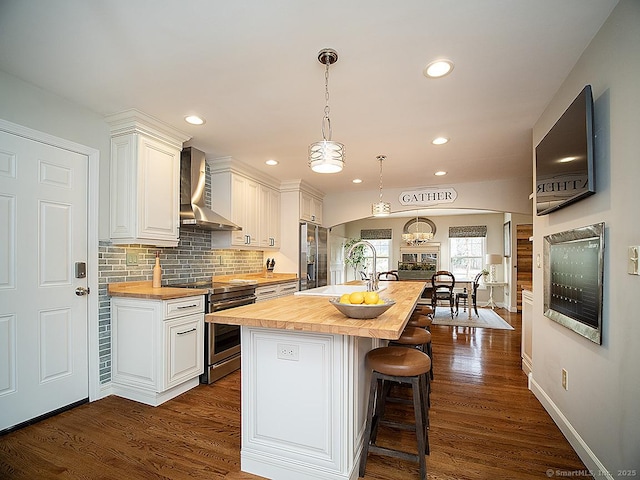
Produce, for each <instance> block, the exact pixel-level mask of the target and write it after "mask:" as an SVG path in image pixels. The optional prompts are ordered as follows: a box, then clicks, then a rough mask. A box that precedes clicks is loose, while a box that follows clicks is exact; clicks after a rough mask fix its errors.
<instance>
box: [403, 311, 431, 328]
mask: <svg viewBox="0 0 640 480" xmlns="http://www.w3.org/2000/svg"><path fill="white" fill-rule="evenodd" d="M431 323H432V322H431V319H430V318H429V317H427V316H426V315H415V314H414V315H411V318H410V319H409V321H408V322H407V327H420V328H428V327H430V326H431Z"/></svg>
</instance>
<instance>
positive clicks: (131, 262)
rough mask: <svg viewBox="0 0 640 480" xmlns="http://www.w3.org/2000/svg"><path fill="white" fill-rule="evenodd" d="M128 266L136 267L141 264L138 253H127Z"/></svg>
mask: <svg viewBox="0 0 640 480" xmlns="http://www.w3.org/2000/svg"><path fill="white" fill-rule="evenodd" d="M126 260H127V261H126V264H127V265H128V266H130V267H135V266H136V265H138V264H139V263H140V260H139V257H138V252H127V259H126Z"/></svg>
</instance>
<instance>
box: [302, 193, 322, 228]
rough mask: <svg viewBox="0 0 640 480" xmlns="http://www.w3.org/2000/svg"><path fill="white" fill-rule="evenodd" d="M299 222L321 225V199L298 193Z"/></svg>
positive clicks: (309, 194)
mask: <svg viewBox="0 0 640 480" xmlns="http://www.w3.org/2000/svg"><path fill="white" fill-rule="evenodd" d="M300 220H302V221H304V222H312V223H316V224H318V225H322V199H321V198H320V197H317V196H315V195H313V194H312V193H310V192H306V191H302V190H301V191H300Z"/></svg>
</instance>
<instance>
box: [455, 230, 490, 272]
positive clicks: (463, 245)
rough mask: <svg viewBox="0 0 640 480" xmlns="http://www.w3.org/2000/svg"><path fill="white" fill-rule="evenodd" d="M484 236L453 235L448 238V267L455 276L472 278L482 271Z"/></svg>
mask: <svg viewBox="0 0 640 480" xmlns="http://www.w3.org/2000/svg"><path fill="white" fill-rule="evenodd" d="M485 245H486V242H485V237H455V238H450V239H449V252H450V255H451V259H450V262H449V268H450V270H451V273H453V275H454V276H455V277H457V278H464V279H472V278H474V277H475V276H476V274H478V273H480V272H481V271H482V259H483V258H484V252H485V249H486V248H485Z"/></svg>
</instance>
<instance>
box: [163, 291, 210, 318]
mask: <svg viewBox="0 0 640 480" xmlns="http://www.w3.org/2000/svg"><path fill="white" fill-rule="evenodd" d="M164 308H165V311H164V318H165V319H168V318H175V317H182V316H183V315H190V314H192V313H200V312H204V295H197V296H194V297H186V298H176V299H175V300H167V301H165V302H164Z"/></svg>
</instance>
